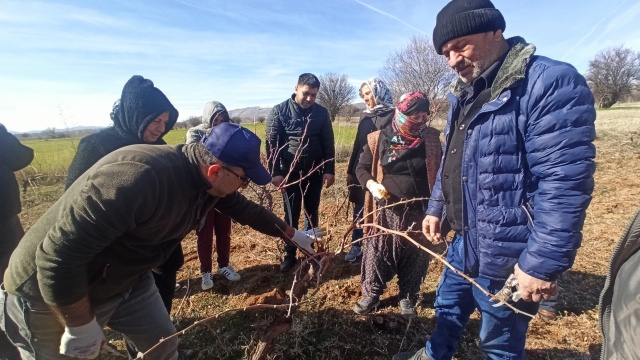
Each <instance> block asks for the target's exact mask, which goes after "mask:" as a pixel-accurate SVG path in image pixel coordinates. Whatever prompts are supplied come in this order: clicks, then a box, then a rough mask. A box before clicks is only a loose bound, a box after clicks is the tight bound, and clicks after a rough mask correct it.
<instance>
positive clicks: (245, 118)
mask: <svg viewBox="0 0 640 360" xmlns="http://www.w3.org/2000/svg"><path fill="white" fill-rule="evenodd" d="M271 108H272V107H261V106H251V107H246V108H241V109H233V110H229V117H230V118H234V117H239V118H240V119H241V120H242V122H253V118H254V117H255V118H256V120H257V119H258V118H260V117H264V118H265V119H266V118H267V116H269V113H270V112H271Z"/></svg>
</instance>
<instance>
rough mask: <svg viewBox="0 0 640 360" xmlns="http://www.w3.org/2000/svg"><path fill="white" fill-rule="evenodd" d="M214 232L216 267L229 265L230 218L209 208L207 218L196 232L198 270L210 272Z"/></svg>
mask: <svg viewBox="0 0 640 360" xmlns="http://www.w3.org/2000/svg"><path fill="white" fill-rule="evenodd" d="M214 232H215V234H216V253H217V254H218V259H217V262H218V268H219V269H220V268H223V267H225V266H229V254H230V252H231V218H230V217H228V216H227V215H225V214H222V213H220V212H218V211H216V210H215V209H211V210H209V213H208V214H207V218H206V220H205V222H204V225H203V226H202V229H200V230H199V231H198V232H197V235H198V259H199V260H200V272H201V273H205V272H211V268H212V265H211V262H212V261H211V252H212V251H213V233H214Z"/></svg>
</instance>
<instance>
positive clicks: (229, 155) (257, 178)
mask: <svg viewBox="0 0 640 360" xmlns="http://www.w3.org/2000/svg"><path fill="white" fill-rule="evenodd" d="M202 143H203V144H204V147H205V148H207V150H208V151H209V152H210V153H211V154H212V155H213V156H215V157H217V158H218V159H220V161H222V162H224V163H225V164H229V165H231V166H237V167H239V168H242V170H244V173H245V174H246V175H247V176H248V177H249V179H251V181H253V182H254V183H256V184H258V185H267V184H268V183H269V182H271V175H269V172H268V171H267V169H265V168H264V166H263V165H262V162H260V138H258V137H257V136H256V134H254V133H252V132H251V131H249V130H247V129H245V128H243V127H242V126H240V125H238V124H232V123H222V124H220V125H218V126H214V127H213V128H211V130H210V131H209V132H208V133H207V134H206V135H205V136H204V137H203V138H202Z"/></svg>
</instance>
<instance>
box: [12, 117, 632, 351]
mask: <svg viewBox="0 0 640 360" xmlns="http://www.w3.org/2000/svg"><path fill="white" fill-rule="evenodd" d="M248 127H249V128H250V129H252V130H254V127H253V126H248ZM597 131H598V138H597V140H596V146H597V150H598V156H597V159H596V160H597V172H596V189H595V192H594V197H593V201H592V203H591V206H590V208H589V211H588V213H587V219H586V224H585V228H584V241H583V246H582V248H581V249H580V250H579V251H578V255H577V258H576V262H575V265H574V267H573V269H571V270H570V271H569V272H568V273H567V274H566V276H565V278H564V281H563V282H562V284H561V286H562V298H561V302H560V305H559V308H560V310H561V312H562V313H561V315H560V316H559V317H558V318H557V320H555V321H551V322H547V321H544V320H542V319H535V320H533V321H532V323H531V327H530V331H529V334H528V340H527V354H528V358H529V359H536V360H548V359H557V360H560V359H596V358H598V356H599V348H600V343H601V340H600V334H599V330H598V319H597V302H598V296H599V294H600V290H601V288H602V286H603V284H604V279H605V276H606V272H607V266H608V261H609V256H610V253H611V250H612V248H613V246H614V244H615V243H616V242H617V240H618V238H619V237H620V235H621V233H622V231H623V228H624V226H625V224H626V223H627V221H628V220H629V218H630V216H631V215H632V213H633V211H634V210H635V209H636V208H637V206H638V198H639V197H640V108H622V109H614V110H606V111H598V119H597ZM255 132H256V133H257V134H258V135H260V136H261V137H262V136H264V128H263V125H257V127H256V128H255ZM335 133H336V144H337V147H338V156H337V157H338V165H337V176H336V177H337V180H336V185H335V186H334V187H332V188H330V189H328V190H326V191H325V192H324V193H323V198H322V205H321V211H320V212H321V224H322V225H323V226H327V227H328V228H329V229H330V230H331V233H332V236H331V239H330V241H329V244H328V246H329V250H330V251H331V252H333V253H335V252H336V251H337V249H338V248H339V247H340V243H341V241H342V237H343V234H345V232H346V231H347V230H348V227H349V222H350V218H351V213H350V212H349V211H347V207H346V204H348V203H347V202H346V201H345V198H346V188H345V186H344V184H345V168H346V161H347V159H348V155H349V152H350V151H351V144H352V139H353V135H354V134H355V128H354V127H353V126H347V125H341V126H336V127H335ZM183 139H184V130H183V131H172V132H171V133H170V134H169V135H168V136H167V137H166V140H167V141H168V142H169V143H173V144H175V143H180V142H182V141H183ZM25 143H26V144H27V145H29V146H33V147H34V148H35V149H36V152H37V157H36V160H35V161H34V164H33V168H31V169H29V170H28V171H26V172H25V173H19V174H18V177H19V178H22V177H28V178H30V179H33V180H32V181H31V186H29V187H28V189H27V192H26V194H23V205H24V210H23V213H22V214H21V218H22V221H23V224H24V225H25V226H26V227H27V228H28V227H29V226H30V225H31V224H33V223H34V222H35V221H36V220H37V218H38V217H39V216H40V215H41V214H42V213H43V212H44V211H45V210H46V209H47V208H48V207H49V206H50V205H51V204H52V203H53V202H54V201H55V200H56V199H57V198H58V197H59V196H60V194H61V192H62V183H61V182H60V180H61V179H62V178H63V177H64V171H65V169H66V167H67V166H68V163H69V161H70V160H71V158H72V156H73V153H74V151H75V150H74V149H75V146H77V139H74V140H55V141H53V140H50V141H37V142H36V141H31V142H25ZM36 174H39V175H36ZM51 175H52V176H51ZM56 180H58V182H56ZM272 190H273V189H272ZM244 193H245V195H247V196H249V197H252V198H256V193H257V191H256V189H254V188H250V189H247V190H245V191H244ZM272 196H273V199H274V200H275V202H274V211H275V212H277V213H278V214H281V213H282V204H281V202H279V201H278V199H279V196H278V193H277V192H272ZM233 231H234V232H233V237H232V253H231V263H232V265H233V266H234V267H235V268H236V270H238V272H239V273H240V275H241V276H242V280H241V281H239V282H237V283H230V282H228V281H226V280H223V279H222V278H221V277H219V276H218V275H216V283H215V286H214V287H213V289H212V290H209V291H201V290H200V274H199V268H198V266H199V263H198V260H197V254H196V244H195V239H196V238H195V236H194V234H193V233H192V234H190V235H189V236H188V237H187V238H186V239H185V240H184V242H183V249H184V253H185V257H186V260H185V261H186V263H185V266H184V267H183V268H182V270H181V271H180V272H179V274H178V276H179V281H180V286H181V287H180V289H179V290H178V292H177V294H176V297H175V299H174V306H173V309H174V310H173V313H172V317H173V319H174V322H175V324H176V326H177V328H178V329H184V328H186V327H188V326H189V325H192V324H194V323H195V322H196V321H198V320H202V319H205V318H208V317H212V316H215V315H217V314H220V313H222V312H224V311H226V310H230V309H241V310H240V311H231V312H225V313H223V314H221V315H220V316H219V317H217V318H213V319H211V320H209V321H207V322H206V323H205V324H202V325H199V326H196V327H195V328H193V329H191V330H189V331H187V332H186V333H185V334H184V335H182V336H181V339H182V340H181V343H180V350H181V357H183V358H185V359H186V358H189V359H242V358H248V359H253V358H254V357H253V355H255V354H257V353H258V352H259V350H260V349H262V348H263V347H266V348H267V351H266V352H265V353H266V354H267V355H266V356H265V357H263V358H264V359H389V358H390V357H391V355H392V354H395V353H396V352H398V351H408V350H417V349H418V348H420V347H422V346H424V341H425V339H426V338H427V336H428V335H429V333H430V332H431V330H432V329H433V327H434V319H433V316H434V310H433V301H434V299H435V287H436V285H437V283H438V280H439V277H440V274H441V272H442V266H441V265H440V264H439V263H437V262H433V261H432V263H431V267H430V270H429V275H428V277H427V279H426V281H425V282H424V284H423V286H422V293H421V299H420V301H419V318H418V319H416V320H414V321H412V322H411V323H410V324H407V323H406V322H404V321H403V320H402V319H400V318H399V317H397V316H394V314H396V313H397V312H398V309H397V301H398V299H397V290H398V288H397V285H396V283H395V281H394V282H392V283H391V284H390V286H389V288H388V289H387V292H386V294H385V295H384V296H383V298H382V305H383V306H382V308H381V309H379V311H378V312H377V313H376V314H373V315H370V316H359V315H356V314H354V313H353V311H352V310H351V308H352V307H353V304H354V303H355V301H357V300H358V299H359V297H360V286H359V279H360V276H359V273H360V267H359V265H353V264H349V263H346V262H345V261H344V260H343V258H344V254H342V253H341V254H336V255H335V256H333V258H332V259H331V261H330V262H329V263H328V264H327V270H326V272H325V273H324V276H323V278H322V281H321V282H320V285H319V287H318V288H315V283H314V284H313V285H314V286H310V287H309V288H308V290H307V291H306V295H305V296H304V297H303V298H302V299H301V301H303V302H302V304H301V305H300V306H299V308H298V309H297V310H295V311H293V315H292V316H291V317H290V318H287V317H286V315H287V309H286V308H285V309H264V308H259V309H255V308H254V309H247V310H242V308H244V307H247V306H250V305H255V304H263V303H268V304H287V303H288V302H289V297H288V292H289V290H290V289H291V286H292V283H293V280H294V274H293V272H291V273H288V274H285V275H283V274H281V273H280V272H279V271H278V264H279V260H280V254H281V243H280V241H279V240H276V239H273V238H269V237H266V236H263V235H261V234H257V233H256V232H254V231H252V230H250V229H248V228H244V227H241V226H238V225H237V224H234V229H233ZM477 331H478V316H477V314H476V315H474V316H473V317H472V319H471V321H470V324H469V326H468V331H467V332H466V333H465V335H464V337H463V339H462V341H461V344H460V347H459V350H458V353H457V355H456V358H457V359H479V358H482V356H481V353H480V352H479V350H478V347H477ZM279 332H282V333H281V334H280V335H279V336H277V337H275V335H277V334H278V333H279ZM109 339H110V345H111V347H113V348H115V349H118V351H119V352H120V354H122V355H121V357H119V356H118V355H114V354H107V355H102V356H101V359H111V358H113V359H116V358H125V357H126V356H125V355H124V351H122V349H123V344H122V341H121V340H120V337H119V336H118V334H116V333H110V334H109ZM271 340H272V341H271ZM255 358H256V359H257V357H255Z"/></svg>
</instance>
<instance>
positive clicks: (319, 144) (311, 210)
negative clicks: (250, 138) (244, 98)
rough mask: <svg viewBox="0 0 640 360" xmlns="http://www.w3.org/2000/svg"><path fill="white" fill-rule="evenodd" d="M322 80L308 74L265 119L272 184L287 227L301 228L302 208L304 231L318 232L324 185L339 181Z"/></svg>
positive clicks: (286, 266) (290, 261) (289, 257)
mask: <svg viewBox="0 0 640 360" xmlns="http://www.w3.org/2000/svg"><path fill="white" fill-rule="evenodd" d="M319 89H320V81H319V80H318V78H317V77H316V76H315V75H313V74H309V73H304V74H302V75H300V77H298V85H296V87H295V93H294V94H293V95H291V97H290V98H289V99H287V100H285V101H284V102H282V103H280V104H278V105H276V106H274V107H273V109H272V110H271V114H269V117H268V118H267V138H266V141H265V145H266V150H267V156H268V163H269V171H270V172H271V176H272V177H273V179H272V181H271V183H272V184H273V185H275V186H276V187H279V188H280V189H282V193H283V197H284V202H285V206H284V211H285V221H287V223H289V225H291V226H293V227H294V228H296V229H297V228H298V222H299V220H300V211H301V208H302V203H303V202H304V211H305V217H304V228H305V229H306V230H308V229H311V228H313V227H315V226H318V207H319V206H320V193H321V191H322V184H323V183H324V184H326V187H327V188H328V187H330V186H331V185H333V182H334V180H335V178H334V174H335V159H334V158H335V147H334V141H333V128H332V126H331V120H330V117H329V112H328V111H327V109H326V108H324V107H323V106H322V105H319V104H316V103H315V101H316V96H317V94H318V90H319ZM285 251H286V254H285V257H284V260H283V261H282V264H280V271H282V272H287V271H289V270H291V269H292V268H293V267H294V266H295V264H296V248H295V247H294V246H285Z"/></svg>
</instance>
